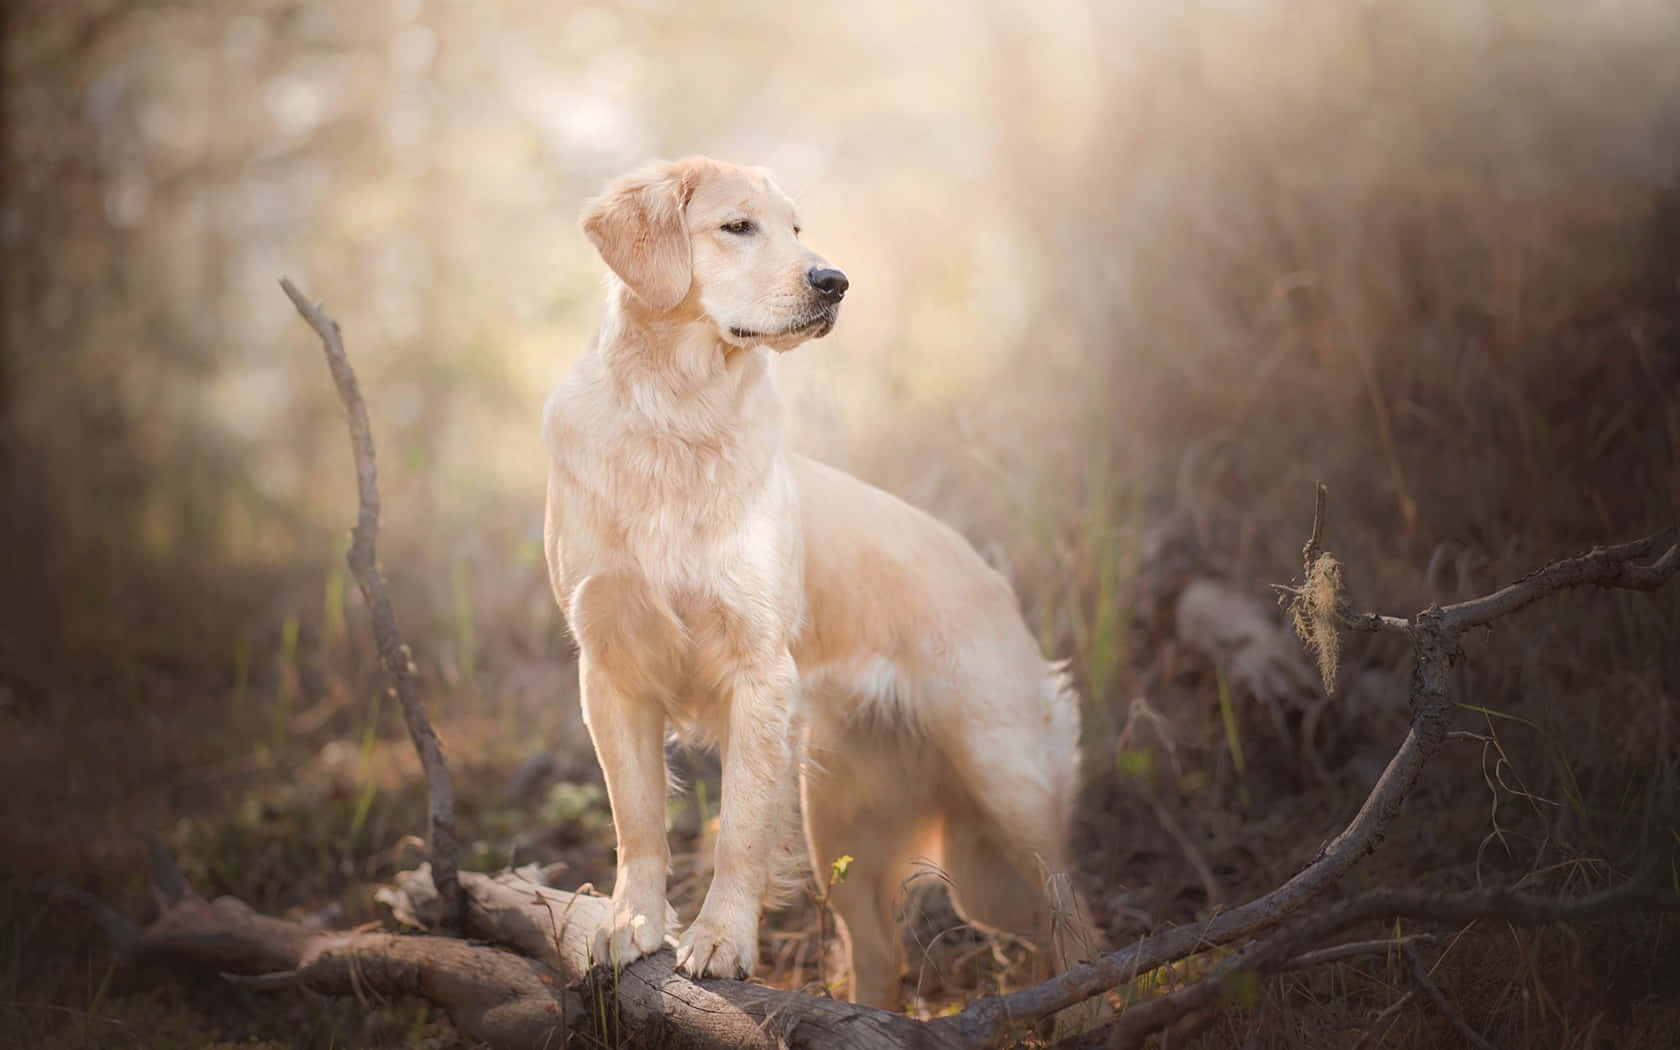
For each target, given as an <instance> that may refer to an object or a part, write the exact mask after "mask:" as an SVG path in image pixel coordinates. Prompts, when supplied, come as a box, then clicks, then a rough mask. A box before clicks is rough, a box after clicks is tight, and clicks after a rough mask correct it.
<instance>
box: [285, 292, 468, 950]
mask: <svg viewBox="0 0 1680 1050" xmlns="http://www.w3.org/2000/svg"><path fill="white" fill-rule="evenodd" d="M280 287H281V289H282V290H284V291H285V293H286V297H287V298H288V299H290V300H291V301H292V305H293V306H295V307H297V312H298V313H299V314H301V315H302V317H303V319H304V320H305V321H307V322H309V327H311V328H313V329H314V330H315V334H316V335H318V336H320V337H321V348H322V350H323V351H325V353H326V355H327V367H328V368H329V369H330V370H331V371H332V377H333V383H334V384H335V385H336V386H337V387H338V397H339V400H340V401H342V402H344V409H345V411H346V412H347V413H348V414H349V417H350V419H349V424H350V449H351V451H352V452H353V453H354V454H355V458H356V494H357V498H358V508H357V511H356V527H355V528H354V529H352V530H351V532H350V537H351V539H350V550H349V552H348V554H347V555H346V560H347V561H348V562H349V563H350V573H351V575H353V576H355V577H356V583H357V584H358V585H359V586H360V587H361V589H362V597H363V598H364V599H366V600H367V604H368V613H369V615H370V616H371V618H372V620H373V639H374V645H375V647H376V648H377V649H378V650H379V662H380V663H381V664H383V665H384V666H385V673H386V674H388V675H390V677H391V687H390V691H391V693H393V694H395V696H396V698H397V702H398V703H399V704H401V705H402V713H403V721H404V722H406V723H407V724H408V736H409V739H410V740H412V741H414V749H415V751H417V752H419V755H420V765H421V767H422V768H423V769H424V770H425V772H426V796H427V803H428V805H427V835H426V838H427V842H428V844H429V845H430V850H431V861H432V878H433V881H434V883H435V884H436V886H437V890H438V897H439V903H440V905H441V925H442V927H443V928H444V929H445V930H449V931H454V930H456V929H457V928H458V924H459V919H460V915H461V886H460V879H459V877H458V875H457V869H456V866H455V789H454V787H453V786H452V785H451V783H450V780H449V767H448V765H446V764H445V762H444V759H443V746H442V745H441V744H440V743H439V742H438V737H437V733H435V732H433V731H432V723H431V722H430V721H429V720H428V719H427V718H426V709H425V707H424V706H422V705H421V702H420V688H419V674H420V672H419V669H418V668H417V667H415V666H414V657H413V654H412V653H410V651H409V648H408V645H407V643H405V642H404V641H403V640H402V635H401V634H400V633H399V632H398V630H397V617H396V613H395V612H393V611H392V609H391V598H390V596H389V595H387V594H386V593H385V580H384V577H382V576H381V575H380V573H379V563H378V560H377V558H376V557H375V555H374V543H375V539H376V537H377V536H378V534H379V475H378V472H377V470H376V469H375V467H374V458H373V430H372V428H371V427H369V425H368V414H367V405H366V403H364V402H363V401H362V391H361V385H360V384H359V383H357V381H356V372H355V370H354V369H353V368H351V367H350V358H349V356H348V355H346V354H345V352H344V340H343V336H342V335H341V333H340V332H339V327H338V322H337V321H335V320H333V319H332V318H331V317H328V316H327V315H326V314H325V313H324V312H322V310H321V308H320V307H319V306H317V305H316V304H314V303H312V302H310V301H309V300H308V299H307V298H305V297H304V295H303V293H302V292H300V291H298V290H297V286H296V285H294V284H292V282H291V281H290V280H288V279H287V278H284V277H282V278H280Z"/></svg>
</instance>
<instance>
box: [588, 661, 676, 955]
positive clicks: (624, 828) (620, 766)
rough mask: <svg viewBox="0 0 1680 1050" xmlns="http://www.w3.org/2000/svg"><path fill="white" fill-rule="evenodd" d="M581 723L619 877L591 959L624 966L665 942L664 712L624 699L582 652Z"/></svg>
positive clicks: (644, 700)
mask: <svg viewBox="0 0 1680 1050" xmlns="http://www.w3.org/2000/svg"><path fill="white" fill-rule="evenodd" d="M579 673H580V676H581V677H580V682H581V685H582V692H583V719H584V722H585V724H586V725H588V727H589V737H590V739H591V740H593V741H594V743H595V754H596V757H598V758H599V759H600V761H601V772H602V773H604V774H605V775H606V778H607V801H608V802H609V803H610V804H611V805H612V817H613V827H614V828H616V829H617V831H618V878H617V879H616V880H615V881H614V883H613V893H612V899H613V911H612V917H611V918H610V919H608V920H607V921H606V922H603V923H602V924H601V926H600V928H599V929H598V930H596V931H595V962H596V963H603V962H610V963H611V964H612V965H614V966H622V965H624V964H626V963H631V962H634V961H635V960H637V959H640V958H641V957H642V956H644V955H651V954H652V953H654V952H656V951H658V950H659V949H660V946H661V945H663V944H664V942H665V918H666V914H665V913H666V907H667V906H666V902H665V875H666V871H667V870H668V869H669V867H670V860H671V850H670V845H669V844H668V843H667V842H666V839H665V792H666V780H665V711H664V709H663V708H662V707H661V706H660V705H659V703H658V702H657V701H654V700H651V699H647V698H642V697H633V696H627V695H625V694H624V692H623V691H622V690H620V689H617V688H615V687H614V685H613V683H612V681H611V680H610V678H609V676H608V675H607V674H606V673H605V672H604V671H603V670H602V669H600V668H599V667H596V666H595V665H594V664H593V663H592V662H591V661H590V660H589V658H588V656H587V654H586V655H584V656H583V657H582V658H581V659H580V671H579Z"/></svg>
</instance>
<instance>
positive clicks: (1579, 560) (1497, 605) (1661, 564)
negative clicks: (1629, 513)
mask: <svg viewBox="0 0 1680 1050" xmlns="http://www.w3.org/2000/svg"><path fill="white" fill-rule="evenodd" d="M1665 545H1666V546H1667V549H1666V550H1665V551H1664V552H1663V554H1662V556H1661V557H1660V558H1658V559H1657V560H1656V561H1655V562H1653V563H1652V564H1650V565H1644V566H1641V565H1635V564H1633V563H1634V562H1636V561H1639V560H1640V559H1642V558H1647V557H1649V556H1650V555H1651V553H1652V552H1653V551H1656V550H1661V549H1662V548H1663V547H1664V546H1665ZM1676 572H1680V546H1676V545H1675V544H1674V529H1673V528H1672V527H1671V528H1667V529H1663V530H1662V531H1661V532H1656V533H1653V534H1652V535H1650V536H1646V537H1645V538H1644V539H1640V540H1634V541H1633V542H1631V543H1622V544H1618V545H1617V546H1614V547H1599V548H1596V549H1594V550H1592V551H1590V552H1588V553H1586V554H1583V555H1581V556H1579V557H1576V558H1565V559H1563V560H1562V561H1555V562H1553V563H1552V564H1550V565H1548V566H1546V567H1545V568H1543V569H1540V570H1539V571H1537V572H1533V573H1530V574H1529V575H1527V576H1525V577H1523V578H1522V579H1520V580H1518V581H1517V582H1516V583H1513V584H1511V585H1510V586H1508V587H1504V588H1501V589H1500V590H1498V591H1495V592H1494V593H1492V594H1488V595H1484V596H1482V597H1480V598H1472V599H1471V600H1469V601H1465V602H1459V603H1458V604H1456V605H1449V606H1447V607H1446V608H1445V609H1442V610H1441V617H1442V623H1443V626H1445V627H1447V628H1448V629H1450V630H1453V631H1463V630H1465V629H1467V628H1470V627H1476V626H1479V625H1481V624H1485V623H1490V622H1492V621H1494V620H1497V619H1499V618H1500V617H1501V616H1509V615H1510V614H1511V613H1514V612H1516V611H1517V610H1518V609H1522V608H1524V607H1525V606H1528V605H1531V604H1533V603H1534V602H1537V601H1539V600H1540V599H1541V598H1544V597H1546V596H1547V595H1549V594H1555V593H1557V592H1558V591H1561V590H1567V589H1569V588H1571V587H1589V586H1596V587H1618V588H1621V589H1623V590H1636V591H1649V590H1653V589H1655V588H1657V587H1660V586H1662V585H1663V584H1664V583H1667V582H1668V581H1669V580H1671V579H1673V578H1674V575H1675V573H1676Z"/></svg>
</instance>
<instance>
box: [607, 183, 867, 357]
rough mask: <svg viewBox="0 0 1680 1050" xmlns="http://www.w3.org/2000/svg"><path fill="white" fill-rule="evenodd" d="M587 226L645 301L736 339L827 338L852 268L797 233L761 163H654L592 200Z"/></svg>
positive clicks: (782, 344)
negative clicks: (834, 262)
mask: <svg viewBox="0 0 1680 1050" xmlns="http://www.w3.org/2000/svg"><path fill="white" fill-rule="evenodd" d="M583 232H584V233H585V234H587V235H588V236H589V240H590V241H591V242H592V243H593V244H594V245H595V248H596V250H597V251H599V252H600V253H601V258H602V259H604V260H605V261H606V263H607V265H608V266H610V267H611V268H612V271H613V273H615V274H617V275H618V277H619V279H620V280H622V281H623V282H624V283H625V285H627V286H628V287H629V289H630V291H631V292H632V293H634V294H635V296H636V298H638V299H640V300H641V301H642V302H643V303H644V304H646V306H647V307H648V309H650V310H651V311H653V312H654V313H655V314H680V313H691V314H693V315H694V316H696V317H698V318H703V319H704V320H706V321H707V322H709V323H710V324H712V325H713V326H715V327H716V329H717V332H718V336H719V338H721V339H723V340H724V341H725V342H728V343H733V344H735V345H736V346H743V347H750V346H760V345H762V346H769V347H771V348H772V349H775V350H791V349H793V348H794V347H795V346H798V345H799V344H800V343H802V342H804V341H805V340H807V339H818V338H821V337H822V336H825V335H827V334H828V332H829V330H830V329H832V328H833V327H834V321H835V318H836V317H837V316H838V315H839V311H840V300H841V299H842V298H844V297H845V294H846V287H847V282H846V275H845V274H843V273H841V272H840V271H839V270H836V269H834V268H833V267H831V266H829V265H828V262H827V261H826V260H825V259H823V257H822V256H820V255H818V254H817V253H816V252H813V251H811V250H810V249H809V248H807V247H805V246H804V245H803V244H801V243H799V218H798V216H797V215H796V214H795V212H794V207H793V201H791V200H790V199H788V196H787V194H785V193H783V192H782V191H781V190H780V189H779V188H778V187H777V186H776V184H775V182H773V181H772V180H771V178H770V173H769V172H767V171H765V170H764V169H762V168H738V167H735V166H734V165H730V164H722V163H719V162H718V161H714V160H708V159H706V158H703V157H691V158H689V159H687V160H680V161H675V162H670V163H663V162H662V163H658V164H654V165H651V166H649V167H647V168H644V169H642V170H641V171H638V172H635V173H634V174H631V175H627V176H625V177H624V178H621V179H619V180H618V181H616V182H614V183H613V184H612V185H610V186H608V187H607V190H606V192H605V193H603V194H601V196H599V197H596V198H595V199H594V200H591V201H590V202H589V203H588V205H586V206H585V208H584V210H583Z"/></svg>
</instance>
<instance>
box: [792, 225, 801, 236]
mask: <svg viewBox="0 0 1680 1050" xmlns="http://www.w3.org/2000/svg"><path fill="white" fill-rule="evenodd" d="M799 230H800V227H798V226H795V227H794V228H793V235H794V236H795V237H797V236H799Z"/></svg>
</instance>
